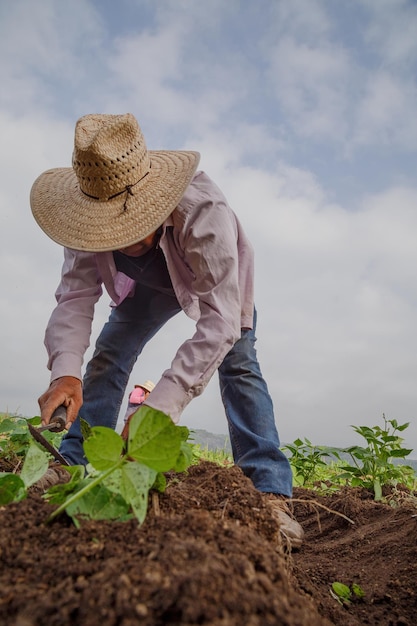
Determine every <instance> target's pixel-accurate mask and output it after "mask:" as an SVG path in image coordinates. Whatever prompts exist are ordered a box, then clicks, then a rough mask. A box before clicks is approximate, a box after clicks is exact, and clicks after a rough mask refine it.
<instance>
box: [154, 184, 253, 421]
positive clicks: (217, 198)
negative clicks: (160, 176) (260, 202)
mask: <svg viewBox="0 0 417 626" xmlns="http://www.w3.org/2000/svg"><path fill="white" fill-rule="evenodd" d="M213 187H214V189H215V192H214V193H213V192H212V189H213ZM209 191H210V193H209ZM191 201H192V203H193V206H192V207H189V213H188V215H187V218H186V221H185V224H184V227H183V228H182V229H180V231H179V232H180V234H179V236H178V241H177V245H178V246H179V247H180V249H181V251H182V254H183V263H184V264H185V265H186V266H187V267H188V270H189V272H191V274H192V276H193V280H192V291H193V293H194V295H195V296H196V297H197V298H198V302H199V308H200V316H199V319H198V321H197V323H196V330H195V333H194V335H193V336H192V337H191V338H190V339H188V340H187V341H185V342H184V343H183V344H182V345H181V346H180V347H179V349H178V351H177V353H176V355H175V357H174V359H173V361H172V363H171V367H170V368H169V369H168V370H166V371H165V372H164V373H163V375H162V378H161V380H160V381H159V382H158V384H157V385H156V387H155V389H154V390H153V391H152V393H151V395H150V396H149V398H148V399H147V400H146V404H148V405H149V406H152V407H154V408H156V409H159V410H161V411H164V412H165V413H167V414H168V415H170V416H171V418H172V419H173V421H174V422H178V420H179V417H180V415H181V413H182V411H183V410H184V408H185V407H186V406H187V404H188V403H189V402H190V401H191V400H192V399H193V398H194V397H195V396H198V395H199V394H201V393H202V391H203V390H204V389H205V387H206V386H207V384H208V382H209V380H210V378H211V377H212V375H213V374H214V372H215V371H216V370H217V368H218V367H219V366H220V365H221V363H222V362H223V360H224V357H225V356H226V354H227V353H228V352H229V351H230V349H231V348H232V347H233V345H234V344H235V343H236V341H237V340H238V339H239V338H240V336H241V310H242V307H241V293H240V289H239V253H238V226H237V222H236V218H235V215H234V213H233V212H232V210H231V209H230V207H229V206H228V204H227V202H226V201H225V199H224V197H223V195H222V194H221V192H220V191H219V190H217V188H216V187H215V186H214V184H212V187H210V188H209V189H207V192H204V187H203V193H200V195H199V200H198V202H196V200H195V198H192V197H191V198H190V202H191ZM174 223H175V222H174ZM174 236H175V226H174Z"/></svg>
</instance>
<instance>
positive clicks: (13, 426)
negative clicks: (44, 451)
mask: <svg viewBox="0 0 417 626" xmlns="http://www.w3.org/2000/svg"><path fill="white" fill-rule="evenodd" d="M28 422H29V423H30V424H32V426H39V425H40V423H41V418H40V417H39V416H38V415H37V416H35V417H32V418H30V419H25V418H24V417H21V416H20V415H4V416H3V419H1V418H0V458H3V459H6V460H7V461H10V462H12V463H15V464H16V465H17V464H18V463H19V462H21V461H22V460H23V459H24V457H25V456H26V454H27V452H28V450H29V446H30V443H31V442H32V441H33V438H32V435H31V434H30V432H29V428H28ZM43 436H44V437H45V438H46V439H47V440H48V441H49V442H50V443H51V444H52V445H53V446H55V447H56V448H58V447H59V444H60V441H61V439H62V433H52V432H49V431H46V432H44V433H43ZM51 458H52V457H51Z"/></svg>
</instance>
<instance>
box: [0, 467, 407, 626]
mask: <svg viewBox="0 0 417 626" xmlns="http://www.w3.org/2000/svg"><path fill="white" fill-rule="evenodd" d="M168 478H169V485H168V488H167V490H166V492H165V493H164V494H156V493H155V494H151V495H152V497H151V498H150V502H149V512H148V516H147V518H146V521H145V522H144V524H143V525H142V526H141V527H139V526H138V524H137V522H136V521H135V520H129V521H127V522H117V523H112V522H103V521H100V522H97V521H88V522H85V523H83V525H82V527H81V528H80V529H76V528H75V526H74V525H73V524H72V522H71V521H70V520H69V519H68V518H67V517H66V516H65V515H64V516H62V517H60V518H57V519H55V520H54V521H53V522H52V523H50V524H49V525H45V520H46V518H47V516H48V514H49V512H50V511H51V510H52V508H53V507H52V506H51V505H49V504H48V503H46V502H45V501H44V500H43V499H42V497H41V495H40V494H38V493H30V494H29V496H28V498H27V499H26V500H23V501H22V502H19V503H16V504H10V505H8V506H6V507H3V508H1V509H0V526H1V536H0V624H5V625H7V626H44V625H45V624H48V626H55V625H56V626H58V625H59V626H66V625H70V624H71V625H74V624H75V625H78V624H80V625H82V626H96V625H97V624H100V625H101V626H113V625H114V626H115V625H118V626H133V625H137V624H140V625H143V626H162V625H166V624H167V625H171V626H191V625H193V626H194V625H197V624H203V625H206V626H209V625H210V626H268V625H274V626H275V625H286V626H287V625H288V626H295V625H297V626H304V625H305V626H315V625H316V624H319V625H323V626H328V625H331V624H337V625H339V624H340V625H343V626H356V625H363V624H374V625H377V624H378V626H383V625H393V626H394V625H395V626H400V625H401V626H412V625H413V624H416V623H417V617H416V614H417V590H416V580H417V516H416V514H417V508H416V501H415V499H413V497H412V496H411V495H408V496H407V494H406V493H405V492H404V493H403V497H402V498H401V497H399V496H398V493H397V497H396V499H395V507H394V506H390V505H388V504H382V503H376V502H375V501H374V500H373V499H372V494H370V493H368V492H366V491H365V490H361V489H352V488H349V489H345V490H343V491H342V492H339V493H337V494H333V495H330V496H322V495H317V493H316V492H313V491H310V490H304V489H296V490H295V493H294V503H293V507H294V513H295V515H296V517H297V519H298V520H299V521H300V523H301V524H302V526H303V528H304V530H305V533H306V538H305V542H304V544H303V546H302V547H301V549H300V550H299V551H298V552H292V553H288V551H286V550H285V546H283V545H282V543H281V540H280V535H279V532H278V529H277V527H276V522H275V521H274V518H273V517H272V515H271V513H270V511H269V508H268V505H267V503H266V501H265V499H264V498H263V497H262V495H261V494H260V493H259V492H257V491H256V490H255V489H254V487H253V486H252V483H251V482H250V481H249V480H248V479H247V478H245V477H244V476H243V474H242V473H241V471H240V470H239V469H238V468H237V467H220V466H218V465H214V464H212V463H208V462H203V463H201V464H200V465H197V466H193V467H192V468H191V469H190V470H189V471H188V472H187V473H186V474H183V475H181V476H178V475H177V476H176V477H168ZM335 581H339V582H342V583H344V584H346V585H349V586H351V585H352V584H353V583H356V584H358V585H360V587H361V588H362V589H363V591H364V592H365V597H364V598H363V599H355V600H353V601H352V603H351V604H350V605H348V606H342V605H340V604H339V603H338V602H337V600H336V599H334V598H333V597H332V595H331V594H330V588H331V584H332V582H335Z"/></svg>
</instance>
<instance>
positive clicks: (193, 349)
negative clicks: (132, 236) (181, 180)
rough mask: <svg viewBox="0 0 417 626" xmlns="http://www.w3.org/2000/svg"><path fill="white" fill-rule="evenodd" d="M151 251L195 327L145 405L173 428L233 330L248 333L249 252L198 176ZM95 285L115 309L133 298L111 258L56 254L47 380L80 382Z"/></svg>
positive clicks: (212, 189)
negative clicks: (158, 254) (162, 261)
mask: <svg viewBox="0 0 417 626" xmlns="http://www.w3.org/2000/svg"><path fill="white" fill-rule="evenodd" d="M159 245H160V246H161V248H162V250H163V253H164V255H165V258H166V262H167V267H168V271H169V274H170V277H171V281H172V285H173V288H174V291H175V294H176V296H177V299H178V302H179V304H180V306H181V308H182V309H183V310H184V312H185V313H186V314H187V315H188V316H189V317H190V318H192V319H193V320H195V321H196V327H195V332H194V334H193V336H192V337H190V338H189V339H187V340H186V341H185V342H184V343H183V344H182V345H181V346H180V347H179V349H178V351H177V353H176V355H175V356H174V359H173V361H172V363H171V366H170V367H169V368H168V369H167V370H165V371H164V373H163V374H162V377H161V379H160V381H159V382H158V383H157V385H156V387H155V389H154V390H153V391H152V393H151V395H150V396H149V397H148V399H147V401H146V404H147V405H149V406H152V407H154V408H155V409H158V410H160V411H163V412H164V413H166V414H168V415H170V416H171V418H172V419H173V421H174V422H178V420H179V418H180V415H181V413H182V411H183V410H184V408H185V407H186V406H187V404H188V403H189V402H190V400H192V398H194V397H195V396H197V395H199V394H200V393H202V391H203V390H204V388H205V387H206V385H207V383H208V382H209V380H210V378H211V377H212V375H213V374H214V372H215V371H216V370H217V368H218V367H219V365H220V364H221V363H222V361H223V359H224V357H225V356H226V354H227V353H228V352H229V350H230V349H231V348H232V346H233V345H234V344H235V342H236V341H237V340H238V339H239V338H240V334H241V328H252V324H253V310H254V301H253V278H254V268H253V249H252V246H251V244H250V242H249V241H248V239H247V237H246V235H245V233H244V231H243V230H242V227H241V225H240V223H239V221H238V219H237V217H236V215H235V214H234V213H233V211H232V210H231V208H230V207H229V205H228V203H227V201H226V199H225V197H224V195H223V194H222V192H221V191H220V189H219V188H218V187H217V186H216V185H215V184H214V183H213V181H211V180H210V178H209V177H208V176H207V175H206V174H205V173H204V172H198V173H197V174H196V175H195V176H194V178H193V180H192V182H191V183H190V185H189V186H188V188H187V189H186V191H185V194H184V196H183V198H182V199H181V201H180V203H179V204H178V206H177V207H176V208H175V209H174V211H173V213H172V214H171V215H170V216H169V217H168V219H167V220H165V222H164V223H163V225H162V235H161V238H160V242H159ZM102 285H104V287H105V288H106V290H107V292H108V294H109V295H110V297H111V299H112V305H113V306H117V305H118V304H120V303H121V302H122V301H123V300H124V299H125V298H126V297H129V295H132V294H133V292H134V287H135V282H134V280H132V279H131V278H129V277H128V276H126V275H125V274H123V273H122V272H118V271H117V269H116V266H115V263H114V259H113V253H112V252H99V253H92V252H80V251H76V250H70V249H68V248H64V264H63V268H62V276H61V282H60V284H59V286H58V289H57V291H56V294H55V297H56V300H57V306H56V308H55V309H54V311H53V312H52V315H51V318H50V320H49V323H48V326H47V329H46V333H45V345H46V348H47V351H48V355H49V360H48V368H49V369H50V370H51V380H55V379H56V378H59V377H61V376H74V377H76V378H79V379H81V378H82V377H81V368H82V364H83V359H84V354H85V351H86V349H87V348H88V346H89V343H90V335H91V325H92V320H93V315H94V306H95V304H96V302H97V300H98V299H99V298H100V296H101V295H102V293H103V289H102Z"/></svg>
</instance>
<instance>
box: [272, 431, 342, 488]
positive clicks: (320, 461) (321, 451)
mask: <svg viewBox="0 0 417 626" xmlns="http://www.w3.org/2000/svg"><path fill="white" fill-rule="evenodd" d="M283 450H288V451H289V452H290V453H291V456H290V458H289V461H290V464H291V467H292V469H293V474H294V482H295V484H296V485H302V486H304V487H305V486H307V485H312V484H313V482H314V481H316V480H320V478H321V476H320V470H322V469H324V468H326V469H327V468H328V465H327V463H326V461H325V458H330V457H331V456H335V457H337V458H338V452H339V451H338V449H337V448H328V447H325V446H315V445H313V444H312V443H311V441H310V440H309V439H307V437H305V438H304V440H302V439H296V440H295V441H294V442H293V443H292V444H287V445H286V446H283Z"/></svg>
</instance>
